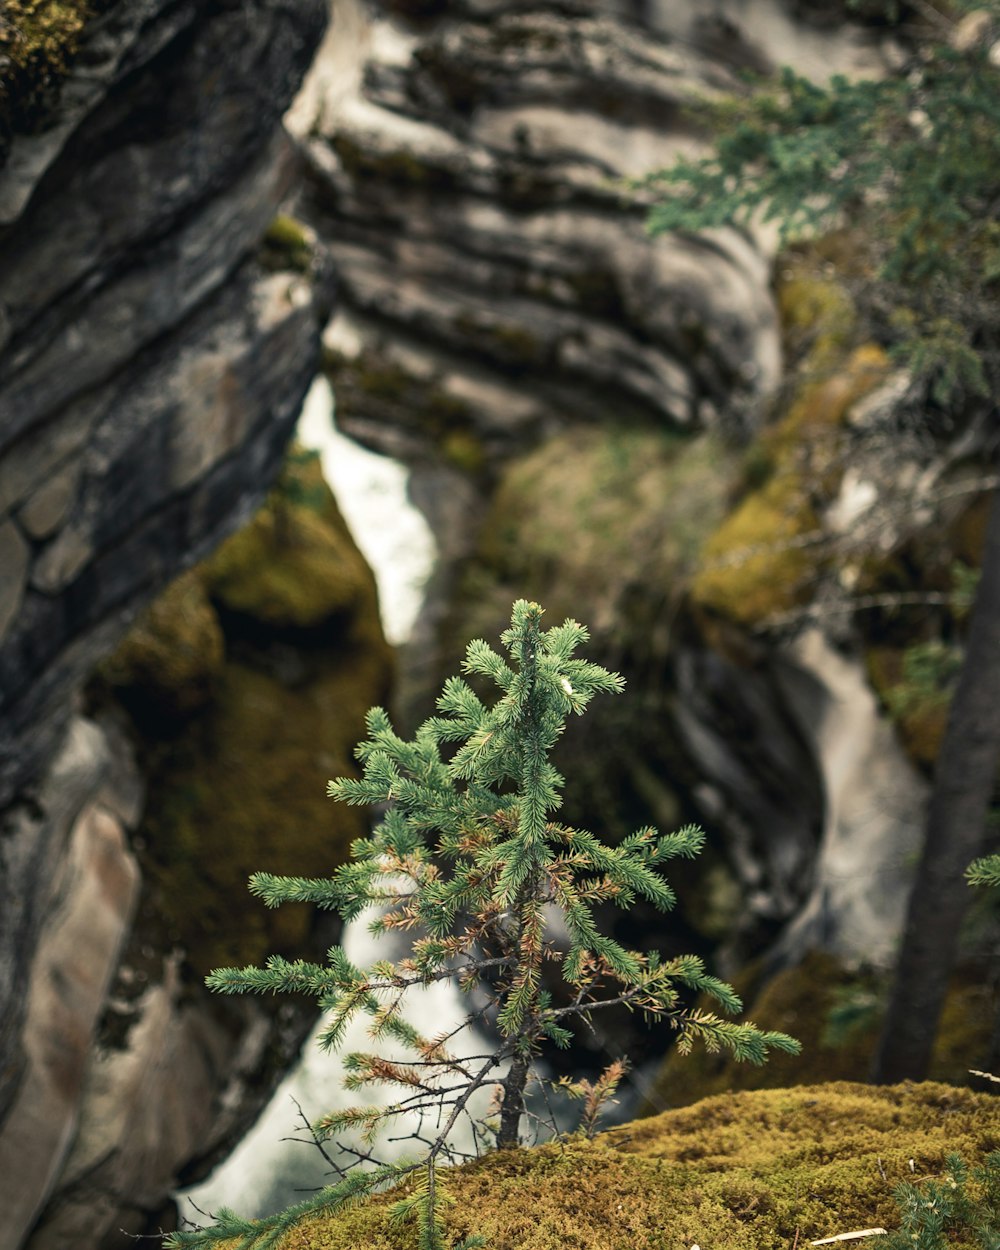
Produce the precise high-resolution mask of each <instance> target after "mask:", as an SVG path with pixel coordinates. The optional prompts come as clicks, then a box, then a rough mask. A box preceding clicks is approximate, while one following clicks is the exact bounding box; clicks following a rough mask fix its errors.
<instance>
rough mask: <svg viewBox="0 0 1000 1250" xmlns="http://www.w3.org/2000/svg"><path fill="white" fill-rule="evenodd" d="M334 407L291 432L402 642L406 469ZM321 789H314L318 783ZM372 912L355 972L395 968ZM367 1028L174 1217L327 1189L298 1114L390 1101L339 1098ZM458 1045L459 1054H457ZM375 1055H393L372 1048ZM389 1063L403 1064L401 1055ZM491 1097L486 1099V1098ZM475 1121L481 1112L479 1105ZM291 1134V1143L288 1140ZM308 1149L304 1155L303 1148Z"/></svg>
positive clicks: (299, 1072)
mask: <svg viewBox="0 0 1000 1250" xmlns="http://www.w3.org/2000/svg"><path fill="white" fill-rule="evenodd" d="M332 406H333V397H332V394H331V392H330V388H329V386H328V384H327V383H326V381H325V380H323V379H321V378H320V379H317V381H316V382H315V383H314V385H313V387H312V389H311V391H310V392H309V395H308V397H307V399H306V402H305V405H304V408H303V413H302V417H301V420H300V422H299V427H298V437H299V441H300V442H301V443H302V444H303V445H304V446H306V447H310V448H314V449H316V450H317V451H318V452H319V453H320V456H321V459H322V463H323V472H324V475H325V477H326V479H327V481H328V482H329V483H330V486H331V487H332V489H333V492H334V494H335V495H336V498H337V502H338V503H339V505H340V508H341V511H342V513H343V515H344V518H345V520H346V521H347V524H348V526H349V527H350V529H351V532H352V533H353V535H354V538H355V541H356V542H357V544H358V547H359V548H360V549H361V551H362V553H363V554H364V556H365V558H366V559H367V560H368V562H369V564H370V565H371V567H372V569H373V570H374V573H375V579H376V582H377V585H378V592H379V603H380V607H381V612H382V618H383V625H384V628H385V632H386V636H387V637H388V639H389V640H390V642H393V643H395V644H399V643H402V642H405V641H406V639H407V637H408V636H409V633H410V630H411V629H412V627H413V623H414V621H415V620H416V617H417V613H418V612H419V610H420V606H421V600H422V592H423V586H424V583H425V582H426V580H427V577H428V576H429V574H430V571H431V566H432V564H433V561H434V556H435V545H434V540H433V537H432V536H431V533H430V530H429V528H428V526H427V523H426V522H425V520H424V518H423V516H422V515H421V514H420V513H419V512H418V511H417V509H416V508H414V507H413V505H412V504H411V503H410V502H409V499H408V497H407V479H408V476H409V474H408V470H407V469H406V468H405V466H403V465H401V464H399V463H397V462H396V461H393V460H390V459H388V458H387V457H384V456H379V455H375V454H374V453H372V452H369V451H366V450H365V449H364V448H362V447H359V446H358V445H357V444H356V443H353V442H351V441H350V440H349V439H347V438H345V437H344V436H343V435H342V434H340V433H339V432H338V431H337V430H336V428H335V427H334V425H333V422H332V420H331V415H332ZM323 780H325V779H324V778H319V779H318V780H317V784H322V782H323ZM372 918H373V913H372V912H369V913H366V914H365V915H363V916H361V917H359V918H358V919H356V920H354V921H352V922H351V923H350V924H349V925H348V926H347V927H346V929H345V931H344V935H343V939H342V943H343V945H344V947H345V948H346V950H347V954H348V957H349V958H350V959H351V961H352V962H353V963H355V964H357V965H359V966H361V967H367V966H370V965H371V964H372V963H373V962H374V961H375V960H376V959H385V958H392V957H393V954H394V952H393V950H392V946H391V942H390V940H389V939H388V938H383V939H381V940H376V939H375V938H373V937H372V935H371V934H370V933H369V932H368V925H369V923H370V921H371V919H372ZM468 1011H469V1003H468V1000H467V999H463V998H462V996H461V995H460V993H459V992H458V990H457V988H456V987H455V986H454V985H453V984H451V983H450V982H447V981H441V982H437V983H435V984H433V985H430V986H427V987H420V988H414V989H412V990H410V991H408V999H407V1010H406V1018H407V1019H408V1020H410V1021H411V1023H412V1024H414V1025H415V1026H416V1027H417V1028H418V1029H419V1030H420V1031H421V1032H422V1033H424V1034H425V1035H427V1036H436V1035H439V1034H440V1033H442V1032H443V1031H444V1030H446V1029H450V1028H454V1027H455V1026H457V1025H458V1024H459V1023H460V1022H461V1021H462V1020H463V1019H464V1018H465V1017H466V1015H467V1014H468ZM366 1022H367V1017H363V1018H360V1019H357V1020H356V1021H355V1022H353V1023H352V1026H351V1030H350V1033H349V1035H348V1037H347V1038H346V1040H345V1042H344V1044H343V1046H342V1047H341V1048H340V1050H339V1052H338V1053H336V1054H333V1053H324V1052H322V1051H321V1050H320V1049H319V1047H318V1046H317V1045H316V1041H315V1034H316V1033H317V1032H318V1031H319V1027H320V1026H319V1025H317V1029H316V1030H315V1032H314V1035H313V1037H311V1038H310V1039H309V1041H307V1043H306V1045H305V1047H304V1049H303V1052H302V1057H301V1059H300V1060H299V1063H298V1065H297V1066H296V1067H295V1068H294V1069H293V1070H292V1071H291V1072H290V1073H289V1074H288V1076H287V1077H286V1078H285V1080H284V1081H283V1082H282V1083H281V1085H280V1086H279V1087H278V1089H277V1092H276V1093H275V1095H274V1097H273V1098H272V1099H271V1101H270V1103H269V1104H268V1105H267V1107H266V1108H265V1109H264V1111H263V1113H262V1114H261V1116H260V1118H259V1119H258V1121H257V1123H256V1124H255V1125H254V1127H253V1129H251V1131H250V1132H249V1133H248V1134H247V1136H246V1137H245V1138H244V1139H243V1141H242V1142H241V1143H240V1144H239V1145H238V1146H237V1148H236V1150H235V1151H234V1152H233V1153H232V1154H231V1155H230V1156H229V1158H228V1159H227V1160H226V1161H225V1162H224V1163H223V1164H221V1165H220V1167H218V1168H217V1169H216V1171H215V1172H214V1173H213V1174H212V1175H211V1176H210V1177H209V1178H208V1179H207V1180H206V1181H203V1182H202V1183H200V1184H199V1185H197V1186H195V1187H194V1188H192V1189H189V1190H186V1191H185V1192H184V1193H183V1194H181V1195H179V1201H180V1204H181V1211H182V1214H184V1215H186V1216H187V1217H188V1218H190V1219H192V1220H197V1219H198V1218H199V1217H198V1212H197V1210H195V1209H193V1208H192V1206H191V1205H190V1204H191V1203H194V1204H195V1206H196V1207H197V1208H200V1210H201V1211H208V1212H211V1211H216V1210H218V1209H219V1208H220V1207H222V1206H227V1207H232V1208H234V1209H235V1210H237V1211H238V1212H239V1213H240V1214H241V1215H245V1216H260V1215H264V1214H267V1213H269V1212H271V1211H275V1210H279V1209H281V1208H282V1207H284V1206H287V1205H288V1204H289V1203H291V1202H294V1201H298V1200H299V1199H300V1198H301V1197H302V1193H301V1191H302V1190H309V1189H315V1188H318V1187H319V1186H321V1185H324V1184H329V1183H330V1180H331V1178H330V1176H329V1175H328V1171H329V1169H328V1165H327V1163H326V1162H325V1161H324V1159H323V1158H322V1156H321V1155H320V1153H319V1151H318V1150H316V1149H315V1147H314V1146H312V1144H311V1143H308V1139H307V1136H306V1135H304V1134H303V1129H304V1126H303V1123H302V1118H301V1116H300V1115H299V1112H298V1111H297V1110H296V1103H298V1104H299V1106H301V1108H302V1112H303V1113H304V1115H305V1116H307V1117H308V1118H309V1119H310V1120H315V1119H317V1118H318V1117H319V1116H320V1115H322V1114H323V1113H324V1112H327V1111H330V1110H332V1109H333V1108H334V1107H337V1106H355V1105H359V1104H362V1103H365V1102H367V1103H374V1102H376V1101H380V1100H384V1101H389V1100H390V1098H391V1091H389V1092H386V1091H383V1090H379V1089H373V1090H363V1091H359V1092H350V1093H348V1092H345V1091H344V1090H343V1089H342V1077H343V1065H342V1062H341V1057H340V1056H341V1054H346V1053H348V1052H349V1051H352V1050H368V1049H371V1043H370V1042H369V1040H368V1037H367V1033H366ZM460 1043H461V1044H460ZM487 1047H488V1043H487V1042H486V1041H485V1040H484V1039H483V1038H481V1037H476V1036H473V1035H472V1030H466V1031H465V1032H464V1033H462V1034H461V1035H460V1037H459V1038H458V1039H456V1044H455V1049H456V1052H457V1053H458V1054H465V1053H481V1052H482V1051H483V1050H484V1049H486V1048H487ZM378 1048H379V1052H380V1053H385V1054H388V1055H391V1054H392V1052H391V1048H390V1047H384V1046H383V1044H382V1043H381V1042H380V1043H379V1044H378ZM398 1057H402V1054H401V1053H399V1054H398ZM487 1097H488V1095H487ZM478 1110H479V1113H482V1112H483V1111H485V1107H484V1106H481V1107H480V1108H479V1109H478ZM406 1131H407V1130H406V1127H405V1126H404V1127H394V1128H392V1129H391V1130H389V1132H388V1133H387V1136H393V1137H396V1136H400V1135H401V1134H405V1133H406ZM296 1133H298V1135H299V1138H300V1140H298V1141H290V1140H289V1139H290V1138H292V1137H293V1136H295V1135H296ZM452 1141H453V1143H454V1144H455V1145H456V1147H458V1148H459V1149H461V1150H471V1149H473V1135H472V1130H471V1127H470V1126H469V1125H468V1124H467V1123H466V1124H465V1125H463V1126H459V1125H456V1130H455V1132H454V1133H453V1135H452ZM303 1143H305V1144H303ZM376 1144H377V1146H378V1152H379V1155H380V1157H383V1158H400V1157H402V1156H404V1155H406V1154H411V1153H413V1145H412V1143H409V1142H407V1141H405V1140H403V1141H398V1142H389V1143H383V1142H382V1141H379V1142H377V1143H376Z"/></svg>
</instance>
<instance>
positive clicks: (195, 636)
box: [100, 572, 226, 724]
mask: <svg viewBox="0 0 1000 1250" xmlns="http://www.w3.org/2000/svg"><path fill="white" fill-rule="evenodd" d="M225 650H226V648H225V640H224V638H223V635H222V628H221V626H220V625H219V618H218V616H217V615H216V612H215V609H214V608H213V607H212V604H211V603H210V602H209V598H208V595H207V593H206V591H205V585H204V582H203V581H202V578H201V577H200V575H199V574H198V573H197V572H188V573H185V574H183V575H182V576H181V577H179V578H177V580H176V581H175V582H172V583H171V585H170V586H169V587H168V588H167V589H166V590H165V591H164V592H163V593H162V594H161V595H160V596H159V597H158V598H157V599H156V600H155V601H154V602H153V604H152V605H151V606H150V607H149V608H148V609H147V610H146V611H145V612H144V613H143V614H142V616H140V617H139V619H138V620H137V621H136V623H135V624H134V625H133V626H132V628H131V629H130V630H129V632H128V634H127V635H126V636H125V639H124V641H123V642H122V643H121V644H120V645H119V647H118V648H117V650H116V651H114V652H113V653H112V654H111V655H110V656H109V657H108V659H106V660H105V661H104V663H103V664H102V665H101V667H100V675H101V677H102V678H103V680H104V681H106V682H107V683H108V684H109V685H110V686H111V688H112V689H113V690H115V691H117V693H118V695H119V697H120V698H121V699H122V701H123V702H124V703H125V704H126V706H127V707H128V709H129V711H130V712H131V713H132V714H133V716H135V717H136V718H137V719H138V720H140V721H141V722H142V723H143V724H149V723H151V722H155V721H156V720H163V719H166V720H168V721H170V722H174V721H180V720H183V719H185V718H186V717H188V716H190V715H191V714H192V713H193V712H196V711H197V710H198V709H199V708H201V707H204V705H205V704H206V703H207V702H208V700H209V699H210V698H211V694H212V688H213V685H214V683H215V681H216V679H217V677H218V675H219V673H220V672H221V671H222V665H223V662H224V660H225Z"/></svg>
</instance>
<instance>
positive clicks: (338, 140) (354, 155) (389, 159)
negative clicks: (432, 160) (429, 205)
mask: <svg viewBox="0 0 1000 1250" xmlns="http://www.w3.org/2000/svg"><path fill="white" fill-rule="evenodd" d="M331 145H332V147H333V149H334V151H335V152H336V153H337V155H338V156H339V157H340V162H341V164H342V165H343V167H344V169H345V170H346V171H347V173H348V174H350V175H351V177H352V178H358V179H363V180H365V181H375V182H388V183H395V184H396V185H397V186H408V187H415V188H420V189H423V190H427V191H437V190H442V189H445V188H449V187H452V186H454V183H455V178H454V175H453V174H452V173H451V172H450V171H449V170H447V169H443V168H441V166H439V165H431V164H427V163H425V162H424V161H422V160H420V159H419V158H418V157H417V156H415V155H414V153H413V152H411V151H410V150H409V149H408V148H395V149H393V150H392V151H389V152H372V151H369V150H368V149H366V148H365V147H363V146H362V145H361V144H360V143H356V142H355V141H354V140H353V139H351V138H349V137H348V136H347V135H344V134H338V135H335V136H334V137H333V139H332V140H331Z"/></svg>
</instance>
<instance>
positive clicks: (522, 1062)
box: [497, 1055, 531, 1150]
mask: <svg viewBox="0 0 1000 1250" xmlns="http://www.w3.org/2000/svg"><path fill="white" fill-rule="evenodd" d="M530 1067H531V1062H530V1060H529V1059H528V1057H527V1056H522V1055H515V1057H514V1062H513V1063H512V1064H511V1065H510V1070H509V1071H508V1073H507V1077H506V1079H505V1080H504V1083H503V1106H502V1107H501V1108H500V1131H499V1133H497V1149H498V1150H503V1149H505V1148H506V1147H508V1146H516V1145H517V1144H518V1129H519V1128H520V1125H521V1116H522V1115H523V1114H524V1087H525V1086H526V1085H527V1083H528V1070H529V1069H530Z"/></svg>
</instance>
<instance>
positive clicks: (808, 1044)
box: [643, 951, 993, 1114]
mask: <svg viewBox="0 0 1000 1250" xmlns="http://www.w3.org/2000/svg"><path fill="white" fill-rule="evenodd" d="M760 982H761V970H760V968H759V967H758V966H756V965H751V966H750V967H749V968H747V969H746V970H744V972H743V973H741V974H740V975H739V976H737V977H735V978H733V985H734V986H735V988H736V990H737V992H738V993H739V994H740V995H741V996H742V998H743V1000H744V1002H745V1003H747V1004H748V1009H747V1015H748V1017H749V1018H750V1019H752V1020H753V1021H754V1023H755V1024H757V1025H759V1026H760V1027H761V1028H768V1029H779V1030H781V1031H783V1032H787V1033H791V1034H792V1036H794V1037H797V1038H798V1039H799V1041H801V1042H802V1054H801V1055H799V1056H789V1055H781V1054H775V1055H774V1056H773V1057H772V1059H771V1060H769V1062H768V1063H767V1064H766V1065H765V1066H764V1067H760V1068H753V1067H750V1066H749V1065H740V1064H734V1063H732V1062H730V1061H729V1060H727V1059H726V1058H725V1057H724V1056H722V1055H709V1054H707V1053H706V1052H704V1051H701V1052H698V1053H696V1054H692V1055H688V1056H681V1055H678V1054H676V1052H673V1051H672V1052H671V1053H670V1054H669V1055H668V1056H667V1058H666V1059H665V1060H664V1062H663V1065H662V1067H661V1069H660V1072H659V1073H658V1075H657V1077H656V1079H655V1081H654V1083H653V1087H652V1089H651V1092H650V1094H649V1096H648V1098H647V1099H646V1101H645V1103H644V1106H643V1114H652V1113H654V1112H655V1111H658V1110H660V1109H662V1108H663V1107H675V1106H680V1105H683V1104H686V1103H689V1102H692V1101H693V1100H694V1099H697V1098H704V1097H706V1096H708V1095H712V1094H718V1093H721V1092H723V1091H725V1090H733V1089H737V1090H749V1089H765V1088H766V1089H770V1088H774V1087H777V1086H789V1085H794V1084H808V1083H809V1082H812V1081H817V1080H854V1081H863V1080H866V1079H867V1077H868V1074H869V1072H870V1070H871V1065H872V1061H873V1059H874V1055H875V1047H876V1044H877V1042H878V1036H879V1030H880V1027H881V1019H882V1009H883V1003H884V997H885V988H886V987H885V985H884V982H883V981H882V980H881V979H877V978H874V977H873V976H872V975H870V974H866V973H865V972H856V971H852V970H850V969H848V968H846V967H845V966H844V965H843V964H842V963H841V962H840V961H839V960H837V959H836V958H835V957H834V956H832V955H829V954H826V953H823V952H819V951H814V952H812V953H811V954H809V955H807V956H806V958H805V959H804V960H803V961H802V962H801V963H800V964H798V965H796V966H795V967H794V968H787V969H785V970H783V971H782V972H779V973H778V974H777V976H775V977H773V978H772V979H771V980H770V981H768V982H767V983H766V984H765V985H763V986H761V983H760ZM983 987H984V970H983V969H982V967H981V966H974V965H968V966H966V967H963V968H960V969H959V970H958V971H957V972H956V973H955V975H954V976H953V978H952V981H951V985H950V988H949V991H948V997H947V1000H946V1005H945V1009H944V1014H943V1017H942V1021H941V1025H940V1027H939V1030H938V1037H937V1040H936V1043H935V1049H934V1055H933V1058H932V1063H931V1070H930V1075H931V1076H932V1078H933V1079H934V1080H939V1081H954V1082H956V1083H958V1084H963V1085H964V1084H967V1082H968V1075H967V1073H968V1069H969V1068H976V1067H979V1068H982V1066H983V1064H984V1063H985V1062H986V1056H987V1055H988V1054H989V1047H990V1038H991V1031H992V1026H993V1011H992V1009H991V1004H990V1002H989V998H990V995H989V993H988V991H985V990H984V988H983ZM849 1000H853V1002H854V1003H855V1004H857V1005H858V1006H859V1007H860V1006H861V1005H862V1004H870V1006H871V1009H870V1010H868V1009H866V1010H863V1011H862V1010H858V1011H857V1012H856V1013H855V1017H856V1018H855V1021H854V1023H853V1024H847V1022H846V1021H845V1022H844V1023H845V1024H846V1027H841V1028H840V1029H835V1028H834V1029H831V1027H830V1026H831V1022H832V1021H833V1022H835V1017H834V1013H835V1012H837V1011H838V1010H839V1011H841V1012H843V1009H844V1007H845V1004H846V1003H847V1002H848V1001H849Z"/></svg>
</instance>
